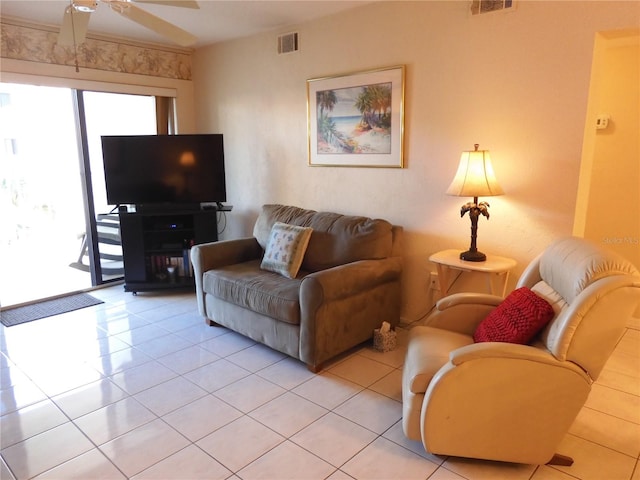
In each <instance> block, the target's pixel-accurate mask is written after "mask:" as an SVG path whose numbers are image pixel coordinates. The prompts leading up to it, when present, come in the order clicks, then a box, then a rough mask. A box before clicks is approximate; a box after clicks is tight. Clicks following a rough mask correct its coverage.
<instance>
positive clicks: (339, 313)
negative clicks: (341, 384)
mask: <svg viewBox="0 0 640 480" xmlns="http://www.w3.org/2000/svg"><path fill="white" fill-rule="evenodd" d="M401 274H402V258H401V257H389V258H385V259H380V260H360V261H356V262H352V263H348V264H345V265H340V266H337V267H333V268H328V269H326V270H322V271H318V272H314V273H311V274H309V275H307V276H306V277H304V279H303V280H302V282H301V283H300V315H301V318H300V359H301V360H302V361H303V362H305V363H306V364H307V365H308V366H309V368H310V369H311V370H313V371H318V369H320V368H321V366H322V363H323V362H324V361H325V360H327V359H329V358H332V357H334V356H335V355H337V354H338V353H342V352H344V351H345V350H347V349H349V348H351V347H353V346H354V345H357V344H358V343H361V342H364V341H365V340H367V339H368V338H371V336H372V335H373V330H374V328H376V327H379V326H380V324H381V323H382V321H383V320H385V321H388V322H389V323H391V324H392V326H395V325H396V324H397V323H398V321H399V318H400V280H401Z"/></svg>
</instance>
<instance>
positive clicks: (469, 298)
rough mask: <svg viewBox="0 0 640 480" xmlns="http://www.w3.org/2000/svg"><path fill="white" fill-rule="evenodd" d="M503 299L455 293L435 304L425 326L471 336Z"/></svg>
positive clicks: (477, 294)
mask: <svg viewBox="0 0 640 480" xmlns="http://www.w3.org/2000/svg"><path fill="white" fill-rule="evenodd" d="M502 300H503V298H502V297H498V296H496V295H488V294H484V293H456V294H453V295H449V296H448V297H444V298H443V299H441V300H439V301H438V302H437V303H436V306H435V308H434V311H433V313H431V315H429V318H427V320H426V322H425V325H428V326H429V327H436V328H442V329H444V330H450V331H452V332H458V333H464V334H465V335H473V332H475V330H476V327H477V326H478V324H479V323H480V322H481V321H482V320H484V319H485V317H486V316H487V315H489V313H490V312H491V310H493V309H494V308H495V307H497V306H498V305H499V304H500V302H502Z"/></svg>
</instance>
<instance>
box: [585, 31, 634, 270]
mask: <svg viewBox="0 0 640 480" xmlns="http://www.w3.org/2000/svg"><path fill="white" fill-rule="evenodd" d="M639 85H640V34H639V31H638V30H635V31H622V32H615V34H613V33H607V34H601V35H599V36H598V37H597V39H596V47H595V49H594V60H593V69H592V74H591V86H590V92H589V107H588V112H587V120H586V126H585V140H584V149H583V154H582V169H581V174H580V184H579V189H578V201H577V206H576V221H575V224H574V232H575V234H576V235H582V236H584V237H585V238H589V239H591V240H594V241H595V242H597V243H600V244H602V245H605V246H607V247H608V248H611V249H612V250H615V251H617V252H618V253H620V254H621V255H623V256H625V257H626V258H628V259H629V260H630V261H632V262H633V263H634V264H635V265H636V266H637V267H638V268H640V88H639ZM598 115H608V116H610V120H609V125H608V127H607V128H605V129H601V130H597V129H596V119H597V117H598Z"/></svg>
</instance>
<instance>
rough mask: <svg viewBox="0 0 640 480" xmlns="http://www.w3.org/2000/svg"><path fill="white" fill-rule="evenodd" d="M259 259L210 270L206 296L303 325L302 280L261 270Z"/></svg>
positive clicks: (204, 286) (205, 280)
mask: <svg viewBox="0 0 640 480" xmlns="http://www.w3.org/2000/svg"><path fill="white" fill-rule="evenodd" d="M260 262H261V261H260V260H252V261H249V262H244V263H237V264H234V265H228V266H225V267H220V268H216V269H213V270H209V271H207V272H205V273H204V275H203V278H202V289H203V290H204V292H205V293H208V294H211V295H213V296H215V297H217V298H220V299H222V300H225V301H227V302H230V303H234V304H236V305H238V306H241V307H244V308H247V309H249V310H253V311H255V312H258V313H261V314H263V315H267V316H269V317H271V318H275V319H277V320H281V321H283V322H287V323H291V324H294V325H299V324H300V301H299V295H298V291H299V289H300V282H301V281H302V278H299V279H295V278H294V279H288V278H285V277H282V276H281V275H278V274H277V273H273V272H268V271H265V270H261V269H260Z"/></svg>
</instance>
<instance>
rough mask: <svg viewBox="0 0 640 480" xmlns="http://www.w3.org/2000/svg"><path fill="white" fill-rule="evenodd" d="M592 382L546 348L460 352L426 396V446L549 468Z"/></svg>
mask: <svg viewBox="0 0 640 480" xmlns="http://www.w3.org/2000/svg"><path fill="white" fill-rule="evenodd" d="M591 384H592V380H591V379H590V378H589V376H588V375H587V373H585V372H584V371H583V370H582V369H581V368H580V367H579V366H578V365H576V364H574V363H572V362H562V361H558V360H557V359H555V358H554V357H553V355H552V354H550V353H549V352H547V351H545V350H544V349H538V348H536V347H532V346H527V345H513V344H506V343H503V344H498V343H491V342H487V343H484V344H482V343H478V344H473V345H467V346H465V347H461V348H459V349H457V350H456V351H455V352H452V354H451V361H450V362H448V363H447V364H445V365H444V366H443V367H442V368H441V369H440V370H438V372H437V373H436V375H434V377H433V379H432V380H431V382H430V384H429V387H428V388H427V391H426V393H425V398H424V402H423V404H422V420H421V429H422V430H421V433H422V439H423V443H424V445H425V448H426V449H427V451H429V452H431V453H434V454H448V455H453V456H460V457H470V458H486V459H489V460H501V461H508V462H515V463H530V464H544V463H546V462H548V461H549V460H551V457H552V456H553V455H554V453H556V447H557V445H558V444H559V443H560V441H561V440H562V438H563V437H564V436H565V434H566V432H567V430H568V429H569V427H570V426H571V423H572V422H573V420H574V419H575V417H576V415H577V414H578V412H579V411H580V409H581V408H582V406H583V405H584V402H585V401H586V399H587V396H588V394H589V391H590V389H591ZM496 432H499V435H496Z"/></svg>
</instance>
